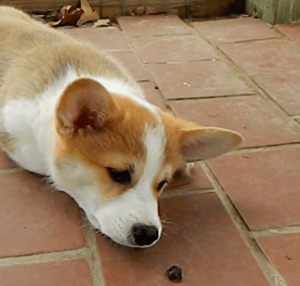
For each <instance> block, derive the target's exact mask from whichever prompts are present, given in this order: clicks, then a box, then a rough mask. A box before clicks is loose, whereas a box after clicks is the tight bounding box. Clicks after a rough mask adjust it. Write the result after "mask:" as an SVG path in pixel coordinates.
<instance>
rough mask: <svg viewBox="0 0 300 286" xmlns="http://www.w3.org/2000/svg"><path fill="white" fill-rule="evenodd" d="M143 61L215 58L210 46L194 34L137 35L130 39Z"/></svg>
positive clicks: (181, 60) (180, 60) (183, 60)
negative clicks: (137, 36)
mask: <svg viewBox="0 0 300 286" xmlns="http://www.w3.org/2000/svg"><path fill="white" fill-rule="evenodd" d="M131 41H132V43H133V45H134V48H135V50H136V51H137V53H138V55H139V56H140V58H141V59H142V60H143V62H145V63H149V62H150V63H151V62H152V63H157V62H186V61H196V60H205V59H213V58H214V59H216V58H218V57H217V55H216V54H215V53H214V52H213V50H212V48H211V47H210V46H209V45H208V44H207V43H205V42H204V41H203V40H202V39H201V38H200V37H198V36H196V35H175V36H174V35H172V36H161V37H139V38H132V39H131Z"/></svg>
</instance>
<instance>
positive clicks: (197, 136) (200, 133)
mask: <svg viewBox="0 0 300 286" xmlns="http://www.w3.org/2000/svg"><path fill="white" fill-rule="evenodd" d="M193 125H194V124H193ZM242 141H243V137H242V136H241V135H240V134H239V133H237V132H234V131H231V130H227V129H223V128H217V127H200V126H197V125H196V124H195V125H194V127H192V128H189V127H188V126H187V127H186V128H183V129H181V135H180V137H179V144H180V154H181V155H182V156H183V158H184V160H185V161H187V162H195V161H201V160H206V159H210V158H213V157H217V156H220V155H222V154H225V153H227V152H229V151H231V150H233V149H234V148H235V147H237V146H238V145H239V144H240V143H241V142H242Z"/></svg>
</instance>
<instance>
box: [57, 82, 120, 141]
mask: <svg viewBox="0 0 300 286" xmlns="http://www.w3.org/2000/svg"><path fill="white" fill-rule="evenodd" d="M116 114H118V112H117V107H116V105H115V103H114V101H113V99H112V97H111V95H110V94H109V93H108V91H107V90H106V89H105V88H104V87H103V86H102V85H101V84H99V83H98V82H96V81H94V80H91V79H87V78H81V79H78V80H75V81H74V82H72V83H71V84H70V85H68V86H67V87H66V89H65V90H64V92H63V94H62V96H61V98H60V100H59V101H58V104H57V106H56V129H57V132H58V134H59V135H61V136H64V137H71V136H73V135H74V134H77V133H80V134H85V133H86V132H90V131H92V130H99V129H101V128H103V127H104V124H105V122H107V121H108V120H109V119H112V117H113V116H114V115H116Z"/></svg>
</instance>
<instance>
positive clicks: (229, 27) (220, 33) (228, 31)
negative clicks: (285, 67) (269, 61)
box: [193, 17, 281, 45]
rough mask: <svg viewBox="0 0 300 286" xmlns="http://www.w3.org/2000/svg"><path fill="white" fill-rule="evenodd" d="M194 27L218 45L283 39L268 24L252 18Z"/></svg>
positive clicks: (204, 23) (195, 23) (196, 24)
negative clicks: (274, 38) (275, 38)
mask: <svg viewBox="0 0 300 286" xmlns="http://www.w3.org/2000/svg"><path fill="white" fill-rule="evenodd" d="M193 25H194V27H195V28H196V29H197V30H199V31H200V32H201V34H203V35H204V36H205V37H206V38H207V39H208V40H209V41H211V42H212V43H214V44H216V45H219V44H223V43H232V42H237V41H249V40H258V39H267V38H273V37H281V35H280V34H279V33H278V32H277V31H276V30H273V29H271V26H270V25H269V24H267V23H266V22H264V21H262V20H259V19H254V18H251V17H249V18H237V19H224V20H217V21H216V20H213V21H203V22H194V23H193Z"/></svg>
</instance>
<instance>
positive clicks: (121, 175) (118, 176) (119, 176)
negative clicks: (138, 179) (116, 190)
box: [107, 168, 131, 185]
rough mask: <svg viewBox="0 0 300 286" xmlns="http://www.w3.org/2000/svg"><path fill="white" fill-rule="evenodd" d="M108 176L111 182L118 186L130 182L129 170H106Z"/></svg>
mask: <svg viewBox="0 0 300 286" xmlns="http://www.w3.org/2000/svg"><path fill="white" fill-rule="evenodd" d="M107 171H108V174H109V176H110V177H111V179H112V180H113V181H115V182H116V183H119V184H123V185H126V184H129V183H130V182H131V175H130V172H129V170H117V169H114V168H107Z"/></svg>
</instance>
